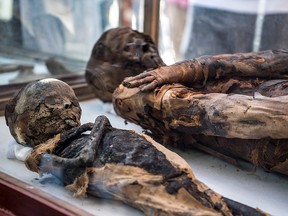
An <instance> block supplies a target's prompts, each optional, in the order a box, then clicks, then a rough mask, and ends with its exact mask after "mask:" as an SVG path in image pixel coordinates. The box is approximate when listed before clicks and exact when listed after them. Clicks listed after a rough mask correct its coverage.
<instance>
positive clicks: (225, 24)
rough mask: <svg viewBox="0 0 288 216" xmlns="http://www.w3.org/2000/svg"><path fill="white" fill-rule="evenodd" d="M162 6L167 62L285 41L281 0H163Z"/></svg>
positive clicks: (286, 11) (287, 10)
mask: <svg viewBox="0 0 288 216" xmlns="http://www.w3.org/2000/svg"><path fill="white" fill-rule="evenodd" d="M161 7H162V8H161V13H160V26H161V27H160V39H159V41H160V48H161V53H162V55H163V57H164V60H165V61H166V62H167V63H173V62H175V61H178V60H182V59H192V58H195V57H198V56H202V55H213V54H220V53H237V52H251V51H257V50H267V49H279V48H286V47H287V45H288V41H287V40H286V35H287V33H288V24H287V23H288V22H287V20H288V4H287V3H286V1H284V0H277V1H267V0H244V1H243V0H230V1H224V0H206V1H201V0H162V1H161Z"/></svg>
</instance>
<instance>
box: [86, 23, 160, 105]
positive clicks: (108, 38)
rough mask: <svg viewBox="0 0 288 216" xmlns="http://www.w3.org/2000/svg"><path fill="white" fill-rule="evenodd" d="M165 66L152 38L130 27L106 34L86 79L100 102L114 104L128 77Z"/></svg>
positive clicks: (89, 67)
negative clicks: (115, 91)
mask: <svg viewBox="0 0 288 216" xmlns="http://www.w3.org/2000/svg"><path fill="white" fill-rule="evenodd" d="M162 65H165V64H164V62H163V61H162V59H161V57H160V56H159V53H158V49H157V47H156V46H155V44H154V42H153V41H152V39H151V37H150V36H148V35H145V34H143V33H140V32H138V31H135V30H133V29H131V28H128V27H118V28H113V29H110V30H107V31H106V32H104V33H103V34H102V35H101V37H100V38H99V39H98V41H97V42H96V43H95V45H94V47H93V49H92V52H91V56H90V58H89V61H88V63H87V66H86V70H85V77H86V81H87V83H88V85H89V86H90V87H91V88H92V89H93V91H94V92H95V95H96V96H97V98H99V99H101V100H102V101H104V102H111V101H112V93H113V91H114V90H115V88H116V87H117V86H118V85H119V84H120V83H121V82H122V81H123V79H124V78H125V77H128V76H135V75H137V74H139V73H141V72H143V71H145V70H147V69H153V68H156V67H158V66H162Z"/></svg>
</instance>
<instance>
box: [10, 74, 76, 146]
mask: <svg viewBox="0 0 288 216" xmlns="http://www.w3.org/2000/svg"><path fill="white" fill-rule="evenodd" d="M80 117H81V108H80V105H79V102H78V99H77V97H76V95H75V93H74V91H73V89H72V88H71V87H70V86H69V85H68V84H66V83H65V82H62V81H60V80H57V79H51V78H48V79H43V80H39V81H34V82H32V83H30V84H28V85H27V86H25V87H24V88H22V89H21V90H20V91H19V93H18V94H17V95H16V96H15V97H14V98H12V99H11V100H10V101H9V102H8V103H7V105H6V109H5V119H6V124H7V125H8V127H9V130H10V133H11V135H12V136H13V137H14V138H15V140H16V141H17V142H18V143H19V144H22V145H25V146H30V147H34V146H35V145H38V144H40V143H42V142H44V141H46V140H48V139H50V138H52V137H53V136H54V135H56V134H58V133H61V132H63V131H65V130H69V129H71V128H73V127H76V126H79V125H80Z"/></svg>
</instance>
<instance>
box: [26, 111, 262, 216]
mask: <svg viewBox="0 0 288 216" xmlns="http://www.w3.org/2000/svg"><path fill="white" fill-rule="evenodd" d="M87 131H91V132H90V134H87ZM85 132H86V133H85ZM25 164H26V166H27V167H28V169H30V170H32V171H34V172H38V173H51V174H53V175H55V176H57V177H58V178H60V179H61V180H62V181H63V182H64V185H65V186H66V188H67V189H69V190H71V191H72V192H73V193H74V195H75V196H77V197H79V196H84V195H86V194H88V195H92V196H96V197H100V198H106V199H116V200H121V201H123V202H124V203H126V204H128V205H131V206H133V207H135V208H137V209H139V210H141V211H143V212H144V213H145V215H157V216H158V215H183V216H184V215H185V216H186V215H266V214H265V213H263V212H261V211H260V210H258V209H253V208H251V207H248V206H245V205H243V204H240V203H237V202H234V201H232V200H229V199H227V198H223V197H221V195H219V194H218V193H216V192H214V191H213V190H211V189H210V188H208V187H207V186H206V185H205V184H203V183H202V182H200V181H199V180H197V179H196V178H195V176H194V174H193V172H192V169H191V167H190V166H189V165H188V164H187V163H186V162H185V160H183V159H182V158H181V157H180V156H179V155H177V154H176V153H174V152H171V151H170V150H168V149H166V148H165V147H164V146H163V145H160V144H158V143H157V142H155V141H154V140H152V138H150V137H149V136H147V135H144V134H139V133H136V132H134V131H128V130H121V129H115V128H113V127H112V126H111V125H110V122H109V120H108V119H107V118H106V117H105V116H99V117H97V119H96V120H95V123H87V124H83V125H81V126H79V127H75V128H72V129H70V130H68V131H65V132H63V133H62V134H59V135H57V136H55V137H54V138H52V139H50V140H48V141H47V142H45V143H42V144H40V145H38V146H37V147H35V148H34V150H33V152H32V153H31V155H30V156H29V157H28V158H27V159H26V161H25Z"/></svg>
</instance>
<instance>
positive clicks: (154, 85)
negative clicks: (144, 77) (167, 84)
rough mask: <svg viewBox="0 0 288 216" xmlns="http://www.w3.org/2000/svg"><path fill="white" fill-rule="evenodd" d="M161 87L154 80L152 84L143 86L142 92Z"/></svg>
mask: <svg viewBox="0 0 288 216" xmlns="http://www.w3.org/2000/svg"><path fill="white" fill-rule="evenodd" d="M158 85H159V83H158V81H157V80H153V81H152V82H151V83H148V84H147V85H142V86H141V87H140V90H141V91H150V90H153V89H155V88H156V87H157V86H158Z"/></svg>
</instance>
